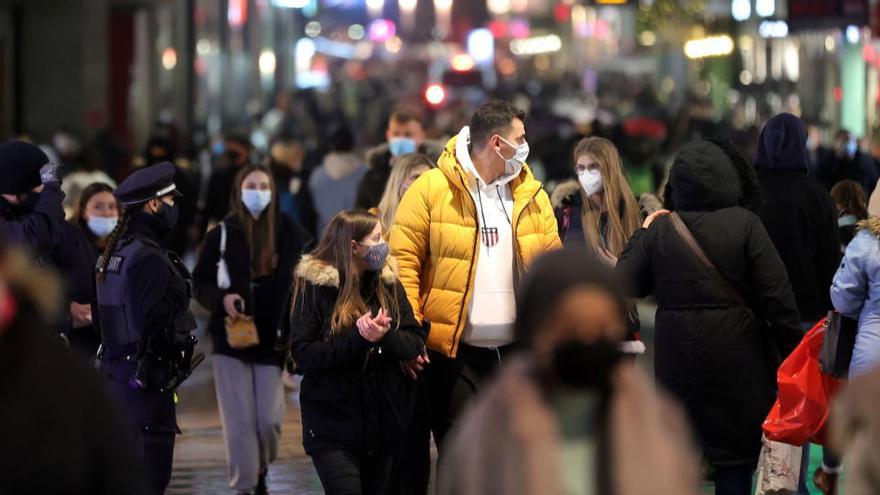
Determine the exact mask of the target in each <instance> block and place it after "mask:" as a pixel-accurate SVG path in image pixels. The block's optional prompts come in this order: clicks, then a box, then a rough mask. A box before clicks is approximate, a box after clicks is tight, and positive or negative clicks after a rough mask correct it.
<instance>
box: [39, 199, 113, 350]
mask: <svg viewBox="0 0 880 495" xmlns="http://www.w3.org/2000/svg"><path fill="white" fill-rule="evenodd" d="M119 211H120V207H119V202H118V201H117V200H116V198H115V197H114V196H113V188H112V187H110V186H109V185H107V184H105V183H103V182H95V183H92V184H89V185H87V186H86V187H85V188H84V189H83V190H82V193H80V195H79V198H77V208H76V210H75V211H74V216H73V218H72V219H71V220H70V221H69V222H68V223H66V224H65V225H64V227H63V230H62V236H61V240H60V241H59V242H58V244H56V246H55V249H53V251H52V257H53V261H54V264H55V266H56V267H58V268H59V271H60V272H61V274H62V275H63V276H64V278H66V280H67V288H68V291H69V294H68V299H69V301H68V308H69V313H70V317H69V323H68V325H67V328H65V329H64V333H65V334H66V336H67V338H68V340H69V342H70V345H71V347H73V348H74V349H77V350H79V351H81V352H82V353H83V354H84V355H85V356H88V357H93V356H94V355H95V352H97V350H98V345H99V344H100V343H101V333H100V331H99V330H98V327H97V326H95V325H94V321H93V319H92V304H94V303H95V266H96V265H97V263H98V257H99V256H100V255H101V253H102V252H104V249H105V248H106V247H107V246H106V243H107V237H108V236H109V235H110V233H111V232H113V230H114V229H115V228H116V225H117V224H118V223H119Z"/></svg>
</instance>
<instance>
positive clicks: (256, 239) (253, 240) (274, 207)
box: [229, 165, 278, 278]
mask: <svg viewBox="0 0 880 495" xmlns="http://www.w3.org/2000/svg"><path fill="white" fill-rule="evenodd" d="M254 172H262V173H264V174H266V176H268V177H269V190H270V191H272V200H271V201H270V202H269V206H267V207H266V209H265V210H263V213H262V214H260V218H259V219H258V220H254V217H253V216H252V215H251V212H250V211H248V209H247V207H246V206H245V205H244V202H242V200H241V189H242V187H241V185H242V183H243V182H244V179H245V178H246V177H247V176H248V175H250V174H252V173H254ZM229 213H230V215H231V216H233V217H234V218H236V219H237V220H238V222H239V223H240V224H241V228H242V229H244V233H245V236H246V237H247V242H248V246H250V249H251V275H252V276H253V277H254V278H257V277H263V276H266V275H270V274H271V273H272V272H274V271H275V266H276V265H277V261H278V256H277V254H278V253H277V250H278V248H277V245H276V244H277V243H276V235H277V233H276V229H277V225H278V224H277V221H276V220H277V218H278V193H277V191H276V189H275V181H274V180H273V179H272V171H271V170H269V168H268V167H266V166H265V165H245V166H243V167H241V170H239V171H238V173H237V174H235V182H234V183H233V186H232V197H231V198H230V202H229Z"/></svg>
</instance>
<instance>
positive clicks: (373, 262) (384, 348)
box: [291, 210, 425, 495]
mask: <svg viewBox="0 0 880 495" xmlns="http://www.w3.org/2000/svg"><path fill="white" fill-rule="evenodd" d="M395 266H396V263H395V261H394V260H393V259H392V258H390V257H388V245H387V244H386V243H385V241H384V240H383V238H382V224H381V222H379V219H378V218H377V217H376V216H374V215H372V214H370V213H367V212H362V211H357V210H355V211H343V212H341V213H339V214H338V215H336V216H335V217H334V218H333V219H332V220H331V222H330V224H329V225H328V227H327V229H326V231H325V233H324V236H323V237H322V239H321V241H320V243H319V244H318V247H317V248H316V249H315V250H314V251H312V253H311V254H310V255H307V256H303V259H302V261H300V263H299V265H298V266H297V268H296V278H295V282H294V295H293V308H292V316H291V317H292V323H291V352H292V355H293V359H294V361H295V362H296V367H297V371H298V372H301V373H303V381H302V390H301V392H300V401H301V403H302V423H303V446H304V447H305V450H306V453H307V454H308V455H309V456H311V458H312V462H313V463H314V465H315V468H316V469H317V471H318V476H319V477H320V478H321V484H322V485H323V486H324V490H325V491H326V492H327V494H328V495H337V494H355V493H357V494H361V493H362V494H364V495H368V494H369V495H382V494H384V493H385V486H386V483H387V479H388V475H389V473H390V470H391V465H392V459H393V455H394V454H395V452H397V451H398V449H399V448H400V444H401V442H402V441H403V439H404V438H403V437H404V434H405V432H406V427H407V424H408V422H409V417H410V414H411V412H412V381H411V380H410V379H409V378H408V377H407V376H405V375H404V374H403V371H402V370H401V367H400V366H399V362H400V361H409V360H412V359H414V358H416V357H417V356H419V355H420V354H421V353H422V350H423V349H424V339H425V335H424V332H423V331H422V329H421V327H420V326H419V324H418V322H417V321H416V320H415V318H414V317H413V312H412V308H411V307H410V305H409V302H408V301H407V298H406V293H405V292H404V289H403V286H402V285H401V282H400V280H398V278H397V275H396V271H395V269H394V267H395Z"/></svg>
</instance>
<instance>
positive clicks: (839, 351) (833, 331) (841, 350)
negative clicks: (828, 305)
mask: <svg viewBox="0 0 880 495" xmlns="http://www.w3.org/2000/svg"><path fill="white" fill-rule="evenodd" d="M858 327H859V322H858V321H856V320H853V319H852V318H847V317H846V316H843V315H842V314H840V313H838V312H837V311H829V312H828V319H827V320H826V322H825V340H823V341H822V348H821V350H820V351H819V366H820V367H821V368H822V372H823V373H826V374H829V375H831V376H833V377H837V378H847V377H848V376H849V365H850V363H851V362H852V357H853V349H854V348H855V346H856V333H857V332H858Z"/></svg>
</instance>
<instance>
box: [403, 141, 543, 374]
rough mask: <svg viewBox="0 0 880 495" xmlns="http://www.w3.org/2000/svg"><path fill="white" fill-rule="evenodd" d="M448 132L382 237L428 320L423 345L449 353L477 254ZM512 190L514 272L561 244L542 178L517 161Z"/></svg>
mask: <svg viewBox="0 0 880 495" xmlns="http://www.w3.org/2000/svg"><path fill="white" fill-rule="evenodd" d="M455 142H456V138H455V137H453V138H452V139H451V140H450V141H449V143H448V144H447V145H446V149H445V150H444V151H443V154H442V155H440V159H439V160H438V162H437V165H438V167H437V168H436V169H433V170H429V171H428V172H425V173H424V174H422V176H421V177H419V179H418V180H417V181H416V182H415V183H413V185H412V186H411V187H410V188H409V190H407V192H406V194H405V195H404V196H403V199H402V200H401V202H400V206H399V207H398V208H397V215H396V217H395V220H394V225H393V226H392V227H391V236H390V240H389V243H390V245H391V253H392V255H393V256H394V257H395V258H397V261H398V263H399V269H400V281H401V282H402V283H403V287H404V288H405V289H406V295H407V297H408V298H409V302H410V304H412V307H413V311H414V312H415V315H416V318H418V319H419V320H420V321H421V320H423V319H427V320H428V321H430V322H431V333H430V334H429V335H428V342H427V345H428V348H429V349H431V350H434V351H437V352H442V353H443V354H445V355H447V356H453V357H454V356H455V354H456V353H457V352H458V339H459V337H460V336H461V333H462V330H463V329H464V325H465V322H467V318H468V315H467V308H468V306H469V305H470V300H471V297H472V295H473V294H472V292H473V291H472V290H471V289H472V288H473V285H474V277H475V275H476V263H477V256H478V254H479V250H478V245H477V243H478V242H479V236H478V235H477V231H478V225H479V224H478V222H477V208H476V204H475V203H474V200H473V197H472V196H471V194H470V192H469V191H468V188H467V172H466V171H465V169H464V168H463V167H462V165H461V163H459V161H458V160H457V159H456V157H455ZM510 187H511V190H512V192H513V217H512V225H513V230H514V234H515V235H514V249H515V251H516V252H515V253H514V259H515V260H516V269H517V273H515V274H514V276H515V280H516V279H519V277H521V276H522V274H523V273H524V272H525V271H526V269H527V268H528V266H529V264H530V263H531V261H532V259H533V258H535V256H537V255H539V254H541V253H543V252H544V251H547V250H549V249H554V248H558V247H560V243H559V235H558V233H557V229H556V217H555V216H554V214H553V207H552V206H551V205H550V198H548V197H547V193H546V192H544V190H543V186H542V185H541V183H540V182H538V180H537V179H535V177H534V176H533V175H532V172H531V171H530V170H529V168H528V166H523V170H522V172H520V174H519V176H518V177H517V178H515V179H514V180H513V181H511V182H510Z"/></svg>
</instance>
